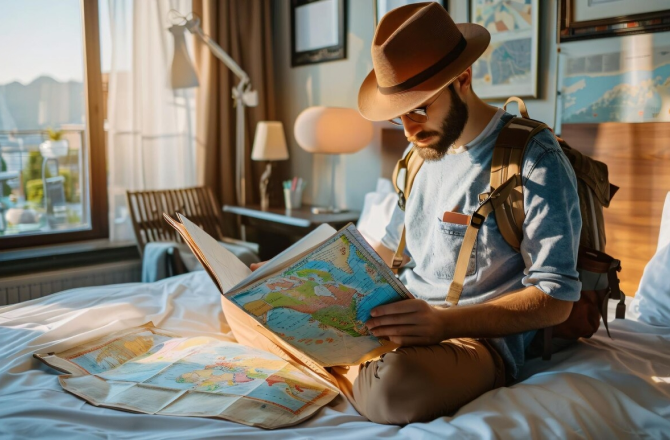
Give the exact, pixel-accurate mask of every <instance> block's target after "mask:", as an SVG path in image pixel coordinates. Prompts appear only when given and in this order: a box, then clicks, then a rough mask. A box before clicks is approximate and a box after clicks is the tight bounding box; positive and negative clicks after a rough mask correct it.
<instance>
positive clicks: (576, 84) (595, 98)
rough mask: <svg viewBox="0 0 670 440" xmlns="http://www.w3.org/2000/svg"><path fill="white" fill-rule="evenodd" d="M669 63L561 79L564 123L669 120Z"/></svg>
mask: <svg viewBox="0 0 670 440" xmlns="http://www.w3.org/2000/svg"><path fill="white" fill-rule="evenodd" d="M669 102H670V63H668V64H664V65H661V66H658V67H656V68H655V69H653V70H632V71H628V72H616V73H612V74H599V75H574V76H569V77H567V78H565V79H564V81H563V118H562V122H563V123H589V122H591V123H595V122H610V121H611V122H659V121H668V120H670V105H669V104H668V103H669Z"/></svg>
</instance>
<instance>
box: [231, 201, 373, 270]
mask: <svg viewBox="0 0 670 440" xmlns="http://www.w3.org/2000/svg"><path fill="white" fill-rule="evenodd" d="M223 212H227V213H230V214H236V215H239V216H240V217H241V219H242V223H243V224H244V225H246V226H249V227H251V228H254V230H255V232H256V235H257V237H258V246H259V249H258V253H259V256H260V258H261V260H263V261H265V260H269V259H270V258H272V257H274V256H275V255H277V254H278V253H280V252H281V251H283V250H284V249H286V248H287V247H289V246H291V245H292V244H293V243H295V242H296V241H298V240H300V239H301V238H302V237H304V236H305V235H307V233H308V232H310V231H312V230H314V229H315V228H316V227H318V226H319V225H322V224H324V223H328V224H329V225H331V226H332V227H334V228H335V229H340V228H342V227H344V226H345V225H346V224H347V223H350V222H352V223H356V221H358V217H359V216H360V215H361V213H360V212H359V211H345V212H340V213H337V214H313V213H312V211H311V206H303V207H302V208H299V209H292V210H290V211H288V210H286V209H277V208H270V209H268V210H266V211H261V208H260V206H259V205H248V206H244V207H242V206H230V205H224V206H223Z"/></svg>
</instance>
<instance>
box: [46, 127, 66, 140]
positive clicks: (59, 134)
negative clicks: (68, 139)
mask: <svg viewBox="0 0 670 440" xmlns="http://www.w3.org/2000/svg"><path fill="white" fill-rule="evenodd" d="M47 135H48V136H49V140H52V141H59V140H61V139H63V130H54V129H52V128H47Z"/></svg>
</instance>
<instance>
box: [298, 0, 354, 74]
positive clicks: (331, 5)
mask: <svg viewBox="0 0 670 440" xmlns="http://www.w3.org/2000/svg"><path fill="white" fill-rule="evenodd" d="M346 57H347V8H346V1H345V0H291V66H293V67H296V66H302V65H305V64H315V63H322V62H325V61H335V60H342V59H345V58H346Z"/></svg>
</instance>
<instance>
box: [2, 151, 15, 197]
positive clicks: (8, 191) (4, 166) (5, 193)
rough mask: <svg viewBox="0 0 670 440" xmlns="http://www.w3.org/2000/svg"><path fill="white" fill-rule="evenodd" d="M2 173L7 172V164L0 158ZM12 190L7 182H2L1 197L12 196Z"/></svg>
mask: <svg viewBox="0 0 670 440" xmlns="http://www.w3.org/2000/svg"><path fill="white" fill-rule="evenodd" d="M0 171H7V163H6V162H5V161H4V160H3V158H2V157H0ZM11 192H12V189H11V188H10V187H9V185H7V182H2V186H0V197H6V196H8V195H9V194H11Z"/></svg>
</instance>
